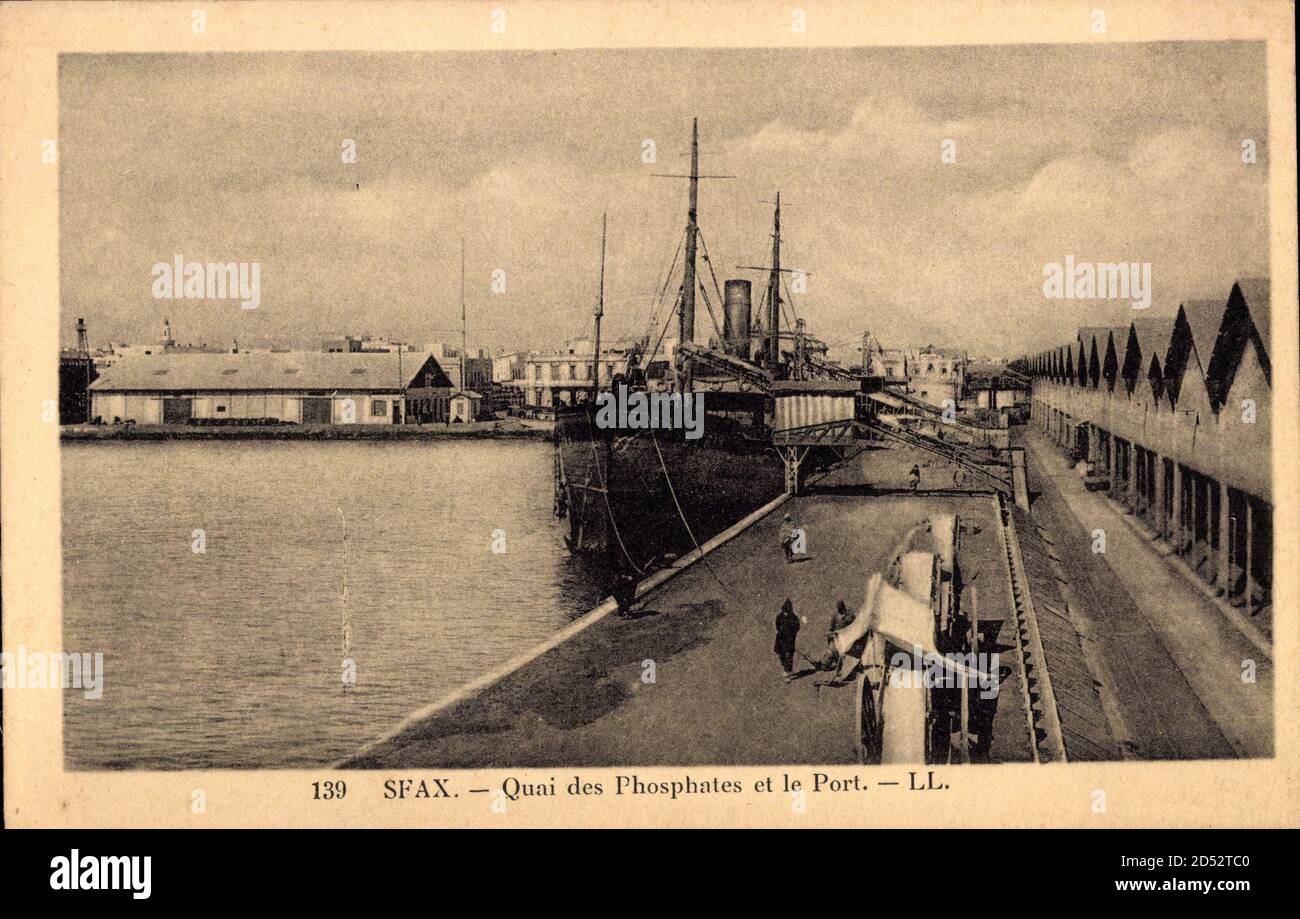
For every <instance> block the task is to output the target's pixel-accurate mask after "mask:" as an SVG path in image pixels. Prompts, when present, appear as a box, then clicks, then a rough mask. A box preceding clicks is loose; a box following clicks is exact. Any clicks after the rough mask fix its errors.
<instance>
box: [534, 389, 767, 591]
mask: <svg viewBox="0 0 1300 919" xmlns="http://www.w3.org/2000/svg"><path fill="white" fill-rule="evenodd" d="M717 427H725V423H724V424H715V425H714V428H713V429H716V428H717ZM705 429H706V431H708V430H710V427H709V419H708V417H707V416H706V427H705ZM555 450H556V509H557V512H558V513H559V514H561V515H562V516H563V518H564V522H565V524H566V525H567V526H566V535H565V540H566V542H567V543H568V545H569V548H570V549H571V550H573V551H574V552H595V553H605V554H609V555H611V556H615V557H616V560H622V561H627V562H630V563H631V564H632V565H633V566H635V568H636V569H637V570H638V571H643V570H645V569H646V568H648V567H651V566H653V565H654V564H655V563H656V562H660V563H662V562H663V561H665V560H666V559H669V558H671V557H673V556H679V555H682V554H685V553H686V552H689V551H690V550H692V549H693V548H695V546H696V545H699V544H703V543H704V542H705V541H706V540H708V539H710V538H712V537H713V536H716V535H717V534H718V533H720V532H721V531H722V530H724V529H726V528H727V527H728V526H730V525H731V524H733V523H735V522H736V521H737V520H740V519H741V518H743V517H744V516H746V515H747V514H749V513H751V512H753V511H754V510H757V509H758V508H760V507H762V506H763V505H764V504H766V503H767V502H769V501H771V500H772V499H773V498H775V497H776V496H777V495H779V494H780V493H781V491H782V489H783V488H784V487H785V478H784V472H783V469H782V465H781V461H780V458H779V456H778V455H777V454H776V452H775V451H774V450H772V449H771V448H770V447H769V446H768V445H767V444H766V443H765V442H763V441H762V440H761V439H749V438H746V437H745V436H744V435H743V433H740V432H738V431H736V430H734V429H733V430H730V431H728V433H727V434H725V435H717V434H714V435H706V437H705V438H704V439H702V440H697V441H691V440H685V439H684V438H683V437H682V436H681V434H680V432H663V431H656V432H653V433H651V432H649V431H640V432H635V433H630V432H617V431H614V432H611V431H602V430H600V429H599V428H598V427H596V426H595V425H593V424H592V423H591V418H590V415H589V414H588V413H586V412H582V411H581V410H574V411H572V412H570V413H566V414H565V415H562V416H560V417H558V418H557V421H556V444H555Z"/></svg>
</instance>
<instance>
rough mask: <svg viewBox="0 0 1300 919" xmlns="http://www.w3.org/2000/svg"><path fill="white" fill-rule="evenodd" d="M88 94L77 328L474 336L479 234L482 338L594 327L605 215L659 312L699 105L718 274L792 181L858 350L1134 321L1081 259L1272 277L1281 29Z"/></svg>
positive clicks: (95, 77)
mask: <svg viewBox="0 0 1300 919" xmlns="http://www.w3.org/2000/svg"><path fill="white" fill-rule="evenodd" d="M60 106H61V108H60V129H59V133H60V164H61V176H60V182H61V186H60V202H61V203H60V232H61V259H62V281H61V283H62V291H61V296H62V305H63V317H62V326H61V329H62V332H63V337H64V339H65V340H70V339H71V337H72V335H73V332H72V328H71V326H72V323H73V322H75V318H76V317H77V316H85V317H86V319H87V321H88V323H89V324H90V329H91V339H92V341H93V342H95V343H101V342H105V341H107V340H109V339H112V340H129V341H141V340H145V339H153V338H156V337H157V336H158V333H159V330H160V328H161V325H162V319H163V317H164V316H167V317H169V318H170V319H171V322H172V326H173V328H174V330H175V332H176V335H177V337H178V338H179V339H180V340H182V341H192V342H195V343H198V342H200V341H206V342H209V343H214V342H220V343H223V344H229V342H230V341H231V340H232V339H234V338H239V339H241V340H243V341H246V342H247V341H252V340H255V339H259V338H268V337H269V338H275V339H280V340H286V341H298V342H301V343H304V344H307V343H311V342H312V341H313V340H314V339H317V338H319V337H320V336H322V335H325V334H329V333H338V332H349V333H352V334H362V333H369V334H372V335H395V336H399V337H403V338H406V339H408V340H412V341H416V342H421V343H423V342H427V341H431V340H436V339H440V338H450V339H454V338H456V337H457V334H458V333H457V332H456V331H455V330H456V329H457V328H458V325H459V283H460V281H459V277H460V261H459V260H460V255H459V252H460V240H461V238H462V237H463V238H464V240H465V247H466V253H467V256H466V261H467V277H468V280H467V301H468V313H469V325H470V339H471V341H470V344H471V346H479V347H490V348H495V347H497V346H508V347H518V346H525V347H547V346H552V345H557V344H559V343H560V342H561V341H562V340H563V339H564V338H566V337H568V336H572V335H576V334H580V333H583V332H584V331H586V330H587V328H588V327H589V326H590V313H591V308H592V306H593V305H594V302H595V297H596V286H597V277H598V267H599V246H600V215H601V212H602V210H608V212H609V259H608V268H607V273H606V291H607V292H606V299H607V304H608V309H607V316H608V319H607V333H606V334H613V335H619V334H624V333H627V334H638V335H639V334H642V333H643V332H644V330H645V328H646V326H647V323H648V322H649V319H650V310H651V302H652V299H653V294H654V293H655V289H656V283H657V279H659V278H661V277H662V274H663V272H664V270H665V267H666V263H667V262H668V261H669V260H670V259H671V258H672V255H673V252H674V250H675V248H676V246H677V243H678V240H679V239H680V237H681V234H682V227H683V224H684V220H685V216H684V213H685V212H684V206H685V191H686V187H685V186H686V183H685V182H683V181H678V180H675V179H665V178H657V177H654V176H652V173H654V172H683V171H685V170H686V169H687V166H688V163H689V160H688V159H687V156H686V155H687V152H688V150H689V136H690V123H691V118H692V117H693V116H697V117H698V118H699V119H700V134H701V148H702V169H703V171H704V172H706V173H720V174H727V175H733V176H735V178H734V179H726V180H715V181H707V182H704V183H702V189H701V195H700V224H701V227H702V231H703V233H704V238H705V242H706V243H707V244H708V247H709V251H710V253H711V255H712V256H713V264H714V267H715V269H716V270H717V272H718V275H719V280H722V279H724V278H727V277H733V276H746V277H751V278H753V277H756V275H755V274H754V273H752V272H751V273H745V272H741V271H739V270H738V269H737V268H736V267H735V266H737V265H738V264H745V265H751V264H762V263H763V262H764V261H765V260H766V258H767V250H768V249H769V247H770V240H769V237H768V234H769V233H770V221H771V204H770V201H771V199H772V197H773V195H774V193H775V192H776V191H778V190H779V191H780V192H781V196H782V202H783V205H784V207H783V217H784V232H783V238H784V258H783V261H784V262H785V263H786V264H787V265H790V266H794V267H799V268H803V269H805V270H806V271H808V272H810V277H809V281H808V291H807V293H806V294H803V295H798V294H797V295H796V297H795V301H796V302H795V309H796V311H797V312H798V314H799V315H801V316H803V317H805V318H806V319H807V320H808V322H809V325H810V327H811V329H812V330H813V331H814V332H815V333H816V334H818V335H819V336H820V337H822V338H823V339H824V340H826V341H828V342H831V343H833V344H835V345H837V346H840V348H841V349H842V354H843V356H848V355H847V353H845V350H846V349H849V348H852V347H855V346H856V345H857V342H858V339H859V338H860V335H861V332H862V330H863V329H870V330H871V331H873V332H874V333H876V335H877V336H878V337H879V338H880V339H881V340H882V341H883V342H884V343H885V344H886V345H902V344H924V343H926V342H933V343H935V344H941V345H950V346H964V347H969V348H971V349H972V351H973V352H976V353H980V354H985V353H987V354H993V355H999V354H1009V355H1014V354H1018V353H1021V352H1023V351H1026V350H1030V349H1034V348H1037V347H1041V346H1046V345H1048V344H1053V343H1056V342H1058V341H1061V340H1064V339H1066V338H1068V337H1070V336H1071V334H1072V331H1073V329H1074V328H1075V327H1077V326H1078V325H1081V324H1087V325H1099V324H1108V323H1112V322H1124V323H1127V322H1128V321H1129V319H1130V318H1131V317H1132V315H1134V314H1133V311H1132V309H1131V307H1130V306H1129V305H1128V304H1116V303H1108V302H1102V301H1063V300H1046V299H1044V297H1043V293H1042V284H1043V266H1044V265H1045V264H1046V263H1048V262H1053V261H1062V260H1064V258H1065V257H1066V256H1067V255H1073V256H1075V258H1076V259H1078V260H1080V261H1095V262H1111V261H1130V262H1150V263H1151V265H1152V275H1153V280H1154V303H1155V306H1154V307H1153V308H1152V309H1153V312H1154V311H1159V310H1162V309H1163V310H1172V309H1173V308H1175V307H1176V306H1177V304H1178V302H1179V301H1180V300H1183V299H1187V298H1192V297H1202V296H1224V295H1226V293H1227V290H1228V288H1229V286H1230V285H1231V282H1232V280H1233V279H1234V278H1235V277H1238V276H1241V275H1247V274H1264V273H1266V268H1267V240H1268V234H1267V228H1266V221H1267V207H1266V181H1267V169H1268V144H1267V138H1266V134H1265V131H1266V127H1267V111H1266V103H1265V82H1264V52H1263V46H1262V44H1253V43H1196V44H1143V45H1117V44H1110V45H1077V46H1017V47H1009V46H1008V47H998V46H989V47H962V48H912V49H826V50H804V49H798V50H716V51H695V50H629V51H563V52H508V53H501V52H492V53H486V52H485V53H443V54H340V53H329V54H259V55H227V54H219V55H102V56H101V55H96V56H83V55H74V56H65V57H64V58H63V59H62V62H61V72H60ZM1246 138H1250V139H1253V140H1254V141H1256V143H1257V147H1258V151H1259V161H1258V163H1256V164H1254V165H1246V164H1243V163H1242V158H1241V149H1242V141H1243V139H1246ZM348 139H351V140H354V141H355V144H356V162H355V163H345V162H343V157H342V151H343V145H344V141H345V140H348ZM646 140H652V141H654V143H655V149H656V153H657V162H655V163H653V164H646V163H644V162H643V161H642V151H643V149H644V142H645V141H646ZM945 140H952V141H953V142H954V143H955V150H956V162H955V163H949V164H945V163H944V162H942V159H941V150H942V145H943V142H944V141H945ZM177 254H180V255H182V256H184V257H185V259H186V260H195V261H203V262H208V261H222V262H229V261H236V262H238V261H244V262H258V263H260V264H261V266H262V267H261V271H262V300H261V305H260V306H259V307H258V308H257V309H255V310H241V309H240V307H239V304H238V303H237V302H232V301H192V300H186V301H169V300H156V299H154V297H153V295H152V284H153V277H152V274H151V269H152V266H153V265H154V264H155V263H156V262H160V261H163V262H171V261H172V260H173V259H174V257H175V256H176V255H177ZM701 267H703V266H701ZM498 268H499V269H503V270H504V271H505V279H506V290H505V292H504V293H494V292H493V291H492V289H491V280H492V272H493V270H494V269H498ZM663 315H664V316H666V314H663ZM661 318H662V317H661ZM711 329H712V323H711V321H710V319H709V318H708V315H707V313H705V312H704V310H703V308H702V306H701V312H700V315H699V317H698V319H697V330H699V332H698V333H697V334H701V336H702V334H703V333H707V332H709V331H711Z"/></svg>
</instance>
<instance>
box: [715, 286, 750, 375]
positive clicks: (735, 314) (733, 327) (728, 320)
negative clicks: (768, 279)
mask: <svg viewBox="0 0 1300 919" xmlns="http://www.w3.org/2000/svg"><path fill="white" fill-rule="evenodd" d="M751 288H752V285H751V284H750V283H749V282H748V281H727V282H726V284H725V286H724V290H723V308H722V337H723V340H724V344H723V347H724V349H725V350H726V352H727V353H728V354H730V355H732V356H734V357H738V358H740V359H742V360H746V361H747V360H749V312H750V296H751Z"/></svg>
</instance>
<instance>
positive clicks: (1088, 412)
mask: <svg viewBox="0 0 1300 919" xmlns="http://www.w3.org/2000/svg"><path fill="white" fill-rule="evenodd" d="M1269 310H1270V304H1269V282H1268V280H1267V279H1248V280H1241V281H1238V282H1237V283H1235V284H1234V285H1233V286H1232V290H1231V291H1230V292H1229V294H1228V297H1227V299H1226V300H1189V301H1186V302H1184V303H1183V304H1182V305H1181V306H1180V307H1179V309H1178V312H1177V313H1176V314H1175V315H1174V316H1172V317H1165V318H1163V319H1162V318H1159V317H1150V318H1148V317H1143V318H1142V319H1139V320H1137V321H1135V322H1133V323H1131V324H1130V325H1129V326H1128V328H1127V329H1112V328H1100V329H1097V328H1087V329H1080V330H1079V334H1078V335H1077V336H1076V338H1075V340H1074V341H1072V342H1070V343H1068V344H1065V345H1061V346H1059V347H1057V348H1053V349H1050V350H1048V351H1044V352H1041V353H1038V354H1035V355H1032V356H1028V357H1026V358H1023V359H1022V360H1021V361H1020V362H1018V363H1017V368H1018V369H1021V370H1023V371H1024V372H1027V373H1028V374H1029V375H1030V377H1031V378H1032V380H1033V394H1032V401H1031V411H1032V420H1033V422H1034V423H1036V424H1037V425H1038V426H1039V428H1040V429H1041V430H1042V431H1044V432H1045V433H1047V434H1048V435H1049V436H1050V437H1051V438H1052V439H1053V440H1055V441H1056V442H1057V443H1059V444H1060V445H1061V446H1062V447H1063V448H1065V449H1067V450H1069V451H1070V452H1071V453H1072V455H1073V457H1074V458H1075V459H1077V460H1079V461H1084V462H1087V463H1088V465H1089V467H1090V468H1091V469H1092V470H1093V471H1094V472H1095V473H1096V474H1097V475H1100V476H1105V477H1106V479H1107V488H1108V490H1109V492H1110V494H1111V496H1112V497H1113V498H1114V499H1115V500H1116V501H1118V502H1119V503H1120V504H1122V505H1123V506H1124V508H1125V509H1126V510H1127V511H1128V512H1130V513H1132V514H1134V515H1135V516H1136V517H1138V518H1139V519H1141V520H1142V521H1143V522H1144V523H1145V524H1146V525H1147V526H1148V527H1149V528H1150V529H1151V530H1152V531H1153V532H1154V533H1155V535H1156V538H1158V539H1159V540H1161V541H1162V542H1164V543H1165V544H1167V545H1168V546H1169V547H1170V550H1171V551H1172V552H1173V553H1174V554H1175V555H1176V556H1178V557H1179V558H1181V559H1182V560H1183V561H1185V562H1186V564H1187V565H1188V567H1190V568H1191V569H1192V570H1194V571H1195V572H1196V574H1197V576H1199V577H1200V578H1201V579H1202V580H1203V581H1204V582H1205V583H1206V584H1208V585H1210V586H1211V587H1212V588H1213V589H1214V590H1215V592H1217V593H1218V594H1219V595H1220V596H1222V597H1224V598H1225V599H1226V600H1228V601H1229V602H1230V603H1232V604H1234V605H1238V606H1244V607H1248V608H1249V610H1250V611H1251V612H1252V613H1258V612H1259V611H1260V610H1261V609H1263V608H1264V607H1267V606H1270V605H1271V602H1272V580H1273V552H1272V545H1273V480H1272V473H1271V463H1270V462H1269V457H1270V455H1271V449H1272V437H1271V427H1272V426H1271V422H1270V417H1271V411H1272V382H1271V379H1272V376H1271V375H1272V368H1271V364H1270V360H1269V348H1270V343H1269Z"/></svg>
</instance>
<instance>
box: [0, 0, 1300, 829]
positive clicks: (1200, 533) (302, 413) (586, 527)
mask: <svg viewBox="0 0 1300 919" xmlns="http://www.w3.org/2000/svg"><path fill="white" fill-rule="evenodd" d="M1293 20H1294V7H1293V6H1292V5H1291V4H1288V3H1283V2H1271V0H1249V2H1238V3H1222V4H1207V3H1193V2H1133V0H1125V2H1105V3H1103V2H1100V0H1098V2H1095V3H1067V2H1045V3H1035V4H1025V3H1013V2H985V3H973V2H955V0H934V2H922V3H916V2H909V3H893V2H882V3H849V2H809V3H801V2H780V3H775V2H756V3H739V2H704V3H686V2H680V3H679V2H654V3H648V2H647V3H640V2H631V3H616V2H601V0H591V2H555V3H545V2H531V3H495V2H483V3H357V4H339V3H330V4H324V3H322V4H316V3H275V2H266V3H248V4H228V3H219V2H198V0H195V2H192V3H161V4H159V3H125V4H114V5H108V4H103V5H100V4H76V3H73V4H48V5H47V4H34V5H26V6H18V5H5V6H3V7H0V84H2V85H3V90H0V93H2V95H0V118H2V121H0V129H2V131H3V135H2V141H3V159H2V161H0V170H2V171H0V184H2V185H3V188H4V190H5V192H4V197H3V199H2V200H0V278H2V279H3V285H2V286H0V309H2V312H3V324H4V335H3V340H2V342H0V351H2V354H3V358H2V362H0V384H2V385H0V398H2V400H3V401H2V407H3V424H2V425H0V447H2V449H3V457H2V458H3V537H4V540H3V591H4V597H3V599H4V604H3V610H4V612H3V615H4V618H3V656H2V657H0V664H2V674H3V683H2V687H3V717H4V722H3V724H4V731H3V740H4V799H3V800H4V818H5V821H6V823H7V824H9V825H12V826H27V827H51V826H110V827H123V826H161V827H231V826H322V827H360V826H476V827H537V826H790V827H801V826H803V827H822V826H1061V827H1126V826H1153V825H1154V826H1187V827H1210V826H1247V827H1255V826H1261V827H1263V826H1289V825H1295V824H1296V823H1298V822H1300V799H1298V797H1297V793H1296V788H1297V781H1300V774H1298V769H1297V767H1298V765H1300V749H1298V748H1297V715H1300V712H1298V711H1297V701H1296V700H1297V694H1296V673H1297V663H1298V661H1297V656H1298V655H1300V650H1298V648H1297V641H1296V639H1297V631H1296V615H1297V608H1298V607H1297V583H1296V581H1295V580H1293V576H1294V575H1293V574H1292V575H1288V574H1287V572H1292V573H1294V572H1295V571H1296V568H1297V564H1298V563H1300V558H1297V539H1296V534H1297V516H1296V515H1297V482H1300V475H1298V474H1297V473H1300V469H1298V468H1297V467H1298V466H1300V460H1298V458H1297V446H1298V445H1300V433H1298V431H1297V422H1298V421H1300V418H1298V417H1297V412H1296V405H1297V401H1296V399H1297V377H1298V374H1297V371H1298V370H1300V363H1298V360H1297V340H1298V338H1300V335H1298V333H1297V287H1296V180H1295V176H1296V146H1295V143H1296V142H1295V72H1294V65H1293V61H1294V38H1293V25H1294V22H1293Z"/></svg>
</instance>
